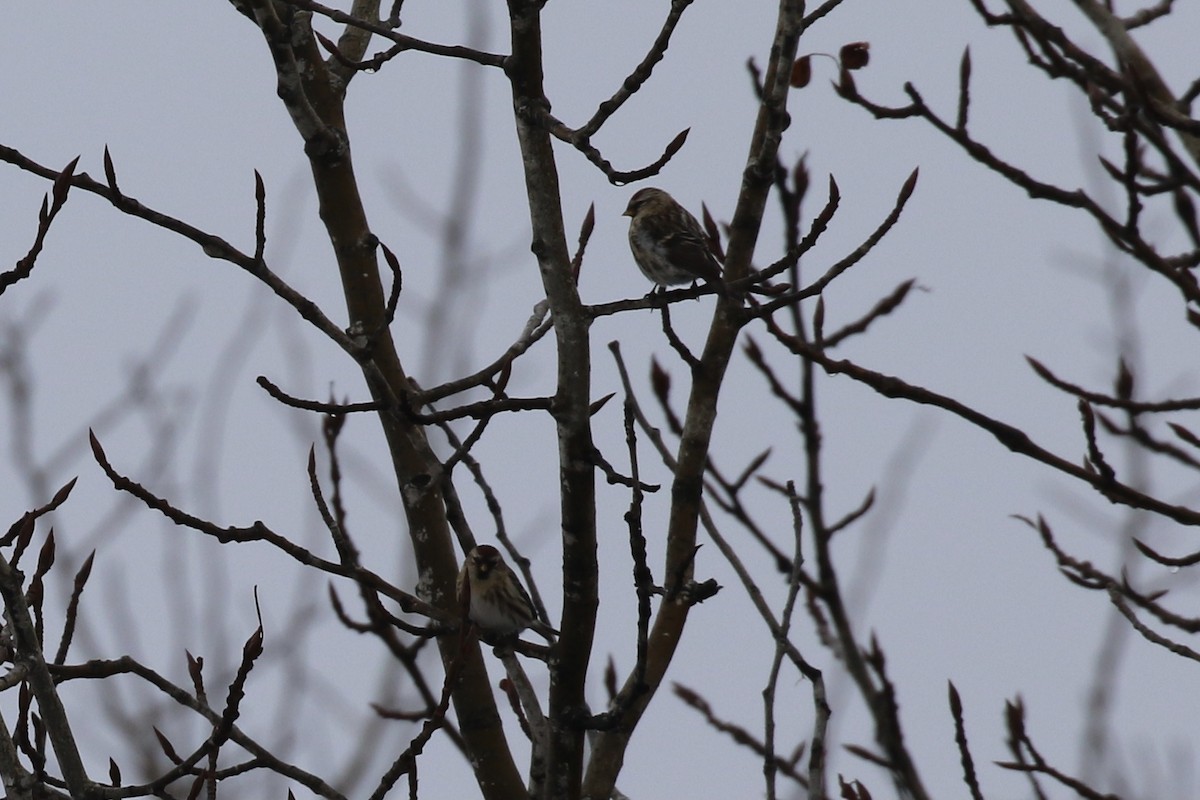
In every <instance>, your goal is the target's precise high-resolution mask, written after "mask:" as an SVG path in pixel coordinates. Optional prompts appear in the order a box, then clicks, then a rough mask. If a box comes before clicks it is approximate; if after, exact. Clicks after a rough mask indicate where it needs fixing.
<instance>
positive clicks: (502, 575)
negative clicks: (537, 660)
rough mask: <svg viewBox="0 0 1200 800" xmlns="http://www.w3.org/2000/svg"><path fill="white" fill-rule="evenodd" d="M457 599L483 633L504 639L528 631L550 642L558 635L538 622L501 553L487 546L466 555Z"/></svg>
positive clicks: (527, 597) (519, 583) (519, 584)
mask: <svg viewBox="0 0 1200 800" xmlns="http://www.w3.org/2000/svg"><path fill="white" fill-rule="evenodd" d="M464 592H465V593H466V594H467V596H464ZM458 596H459V600H460V602H461V603H462V604H463V606H464V607H466V608H467V609H468V610H467V617H468V619H470V620H471V621H472V622H474V623H475V624H476V625H478V626H479V627H480V628H481V629H482V630H483V631H484V633H490V634H494V635H496V636H499V637H501V638H507V637H510V636H516V635H517V634H519V633H520V632H521V631H523V630H525V629H526V628H531V629H533V630H534V631H536V632H537V633H538V634H540V635H541V636H543V637H545V639H546V641H548V642H551V643H553V642H554V637H555V636H557V635H558V631H556V630H554V628H551V627H550V626H549V625H547V624H546V623H545V622H542V621H541V620H540V619H538V616H537V611H536V610H535V609H534V607H533V601H532V600H530V599H529V594H528V593H526V591H525V587H523V586H521V581H520V580H518V579H517V575H516V573H515V572H513V571H512V569H511V568H509V566H508V564H506V563H504V558H503V557H502V556H501V555H500V551H499V550H497V549H496V548H494V547H492V546H491V545H490V544H481V545H478V546H476V547H474V548H472V549H471V552H469V553H467V560H466V561H464V562H463V565H462V569H461V570H459V573H458ZM468 596H469V599H468Z"/></svg>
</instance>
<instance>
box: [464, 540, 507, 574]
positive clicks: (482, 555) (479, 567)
mask: <svg viewBox="0 0 1200 800" xmlns="http://www.w3.org/2000/svg"><path fill="white" fill-rule="evenodd" d="M468 559H470V561H471V566H472V567H473V568H474V572H475V574H476V575H477V576H479V577H480V578H486V577H487V576H489V575H491V574H492V572H493V571H494V570H495V569H496V567H497V566H499V565H500V564H501V563H503V559H502V558H501V557H500V551H499V550H497V549H496V548H494V547H492V546H491V545H490V544H481V545H479V546H478V547H476V548H475V549H474V550H472V551H471V554H470V555H469V556H468Z"/></svg>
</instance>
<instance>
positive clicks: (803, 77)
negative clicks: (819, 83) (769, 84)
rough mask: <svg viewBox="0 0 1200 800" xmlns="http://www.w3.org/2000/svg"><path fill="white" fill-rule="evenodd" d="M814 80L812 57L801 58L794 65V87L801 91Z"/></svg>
mask: <svg viewBox="0 0 1200 800" xmlns="http://www.w3.org/2000/svg"><path fill="white" fill-rule="evenodd" d="M811 80H812V56H800V57H799V58H797V59H796V60H795V61H794V62H793V63H792V81H791V83H792V86H793V87H795V88H797V89H800V88H803V87H805V86H808V83H809V81H811Z"/></svg>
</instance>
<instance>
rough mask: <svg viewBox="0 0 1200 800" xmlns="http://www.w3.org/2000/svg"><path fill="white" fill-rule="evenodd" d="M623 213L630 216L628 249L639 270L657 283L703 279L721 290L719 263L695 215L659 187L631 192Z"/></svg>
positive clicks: (722, 280) (678, 282)
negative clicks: (631, 195) (631, 194)
mask: <svg viewBox="0 0 1200 800" xmlns="http://www.w3.org/2000/svg"><path fill="white" fill-rule="evenodd" d="M622 216H625V217H629V218H630V220H629V249H630V250H632V251H633V260H634V261H635V262H637V265H638V268H639V269H640V270H641V271H642V274H643V275H645V276H646V277H647V278H649V279H650V280H651V281H653V282H654V283H655V285H656V286H676V285H679V284H683V283H694V282H695V281H698V280H704V281H707V282H708V283H711V284H713V285H714V286H716V287H717V288H718V289H720V290H721V291H722V292H724V290H725V281H724V279H722V277H721V264H720V263H719V262H718V261H717V258H716V256H714V255H713V252H712V250H710V249H709V247H708V241H707V239H706V237H705V235H704V230H703V229H702V228H701V227H700V223H699V222H698V221H697V220H696V218H695V217H694V216H692V214H691V213H690V212H689V211H688V210H687V209H686V208H684V207H683V206H681V205H680V204H679V203H678V202H676V200H675V198H674V197H671V195H669V194H667V193H666V192H664V191H663V190H662V189H656V188H654V187H647V188H645V189H639V190H638V191H636V192H634V194H633V197H631V198H629V205H628V206H626V207H625V211H624V213H623V214H622Z"/></svg>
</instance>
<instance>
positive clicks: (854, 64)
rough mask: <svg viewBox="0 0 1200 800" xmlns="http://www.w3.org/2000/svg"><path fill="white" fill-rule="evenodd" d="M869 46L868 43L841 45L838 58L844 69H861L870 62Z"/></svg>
mask: <svg viewBox="0 0 1200 800" xmlns="http://www.w3.org/2000/svg"><path fill="white" fill-rule="evenodd" d="M870 47H871V45H870V44H869V43H868V42H851V43H850V44H844V45H842V49H841V50H840V51H838V58H839V60H840V61H841V62H842V67H843V68H845V69H862V68H863V67H865V66H866V65H867V63H868V62H869V61H870V60H871V51H870Z"/></svg>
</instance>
